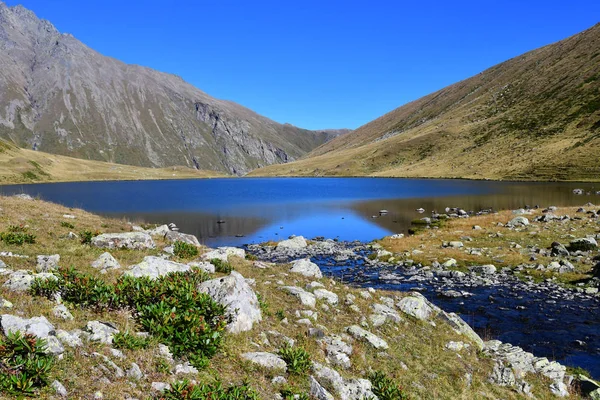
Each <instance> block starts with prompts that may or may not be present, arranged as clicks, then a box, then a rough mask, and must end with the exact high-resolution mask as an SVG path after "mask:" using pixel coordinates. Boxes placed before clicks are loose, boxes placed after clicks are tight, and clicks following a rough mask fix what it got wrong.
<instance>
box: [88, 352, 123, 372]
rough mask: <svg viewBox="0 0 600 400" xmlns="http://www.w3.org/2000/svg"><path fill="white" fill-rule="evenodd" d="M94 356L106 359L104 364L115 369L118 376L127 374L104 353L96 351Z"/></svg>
mask: <svg viewBox="0 0 600 400" xmlns="http://www.w3.org/2000/svg"><path fill="white" fill-rule="evenodd" d="M92 356H93V357H97V358H100V359H101V360H102V361H104V364H105V365H107V366H108V367H109V368H110V369H111V370H112V371H113V374H114V375H115V377H116V378H123V377H124V376H125V372H123V370H122V369H121V367H119V366H118V365H117V364H115V363H114V362H113V361H112V360H111V359H110V358H108V357H107V356H105V355H104V354H100V353H97V352H94V353H92Z"/></svg>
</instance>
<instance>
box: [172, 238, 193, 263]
mask: <svg viewBox="0 0 600 400" xmlns="http://www.w3.org/2000/svg"><path fill="white" fill-rule="evenodd" d="M173 254H175V256H176V257H179V258H182V259H190V258H194V257H197V256H198V248H197V247H196V246H194V245H192V244H189V243H186V242H181V241H179V240H177V241H176V242H175V243H173Z"/></svg>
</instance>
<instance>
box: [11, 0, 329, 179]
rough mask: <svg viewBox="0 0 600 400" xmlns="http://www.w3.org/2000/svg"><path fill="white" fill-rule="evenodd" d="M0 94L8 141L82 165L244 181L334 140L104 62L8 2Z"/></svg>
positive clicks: (174, 79) (174, 80) (151, 73)
mask: <svg viewBox="0 0 600 400" xmlns="http://www.w3.org/2000/svg"><path fill="white" fill-rule="evenodd" d="M0 88H2V89H0V137H1V138H4V139H6V140H9V141H11V142H13V143H15V144H18V145H19V146H21V147H24V148H31V149H34V150H43V151H45V152H49V153H54V154H60V155H67V156H74V157H78V158H83V159H91V160H99V161H109V162H117V163H121V164H130V165H139V166H150V167H164V166H171V165H186V166H189V167H194V168H197V169H210V170H215V171H221V172H226V173H231V174H238V175H241V174H244V173H246V172H248V171H250V170H252V169H254V168H257V167H262V166H265V165H269V164H272V163H280V162H287V161H291V160H294V159H297V158H299V157H301V156H302V155H304V154H306V153H307V152H308V151H310V150H312V149H313V148H315V147H316V146H318V145H320V144H322V143H324V142H325V141H327V140H329V139H330V138H332V137H334V136H336V133H335V132H325V131H310V130H306V129H301V128H296V127H294V126H291V125H285V124H279V123H277V122H275V121H272V120H270V119H268V118H266V117H264V116H261V115H259V114H257V113H255V112H253V111H252V110H250V109H248V108H245V107H243V106H240V105H238V104H236V103H234V102H232V101H229V100H219V99H215V98H212V97H211V96H209V95H207V94H206V93H205V92H203V91H202V90H200V89H198V88H196V87H194V86H192V85H191V84H188V83H186V82H185V81H184V80H183V79H182V78H181V77H179V76H177V75H174V74H170V73H164V72H159V71H156V70H153V69H151V68H148V67H144V66H139V65H134V64H125V63H123V62H121V61H119V60H117V59H115V58H111V57H106V56H103V55H102V54H100V53H99V52H97V51H95V50H93V49H91V48H89V47H88V46H86V45H84V44H83V43H81V42H80V41H79V40H77V39H76V38H75V37H74V36H73V35H71V34H67V33H60V32H59V31H58V30H57V29H56V28H55V27H54V25H52V24H51V23H50V22H49V21H47V20H42V19H39V18H38V17H37V16H36V15H35V14H34V13H33V12H32V11H30V10H28V9H26V8H24V7H22V6H14V7H8V6H7V5H6V4H5V3H3V2H1V1H0Z"/></svg>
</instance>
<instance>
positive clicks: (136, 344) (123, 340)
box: [113, 331, 151, 350]
mask: <svg viewBox="0 0 600 400" xmlns="http://www.w3.org/2000/svg"><path fill="white" fill-rule="evenodd" d="M150 343H151V340H150V338H147V337H143V336H137V335H132V334H131V333H129V331H125V332H118V333H115V335H114V336H113V347H114V348H115V349H127V350H139V349H145V348H147V347H148V346H149V345H150Z"/></svg>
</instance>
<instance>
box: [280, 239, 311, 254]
mask: <svg viewBox="0 0 600 400" xmlns="http://www.w3.org/2000/svg"><path fill="white" fill-rule="evenodd" d="M306 246H308V244H307V243H306V239H304V237H303V236H296V237H293V238H291V239H287V240H282V241H281V242H279V243H278V244H277V250H278V251H281V250H300V249H304V248H306Z"/></svg>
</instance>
